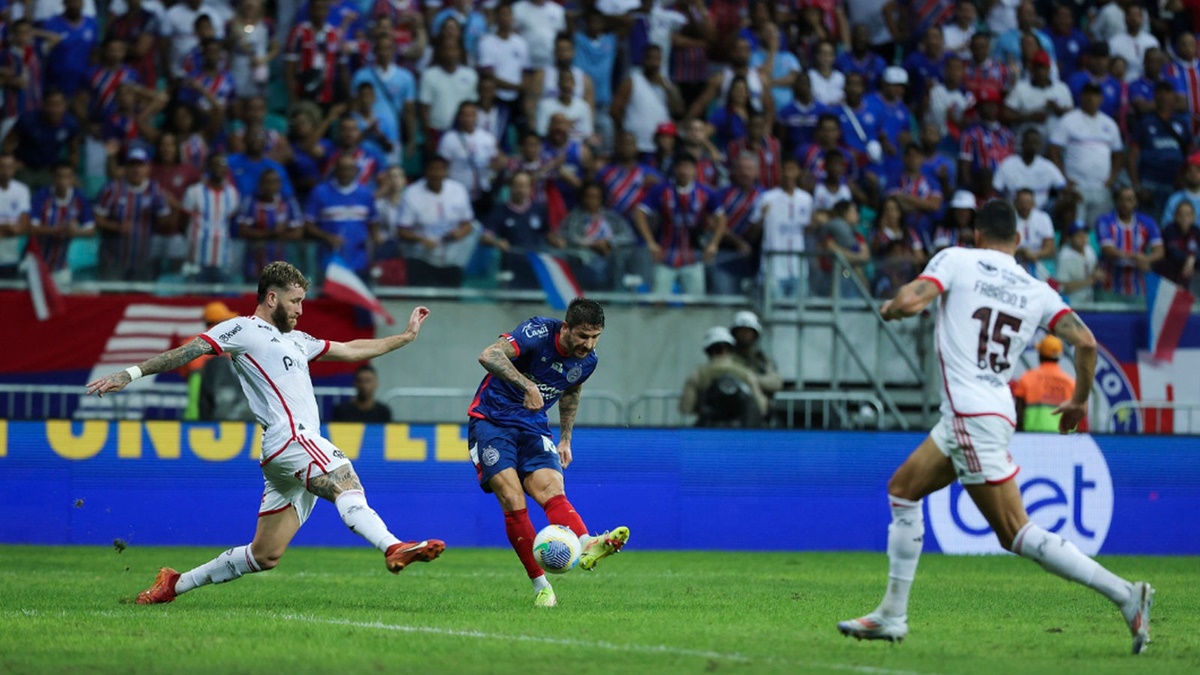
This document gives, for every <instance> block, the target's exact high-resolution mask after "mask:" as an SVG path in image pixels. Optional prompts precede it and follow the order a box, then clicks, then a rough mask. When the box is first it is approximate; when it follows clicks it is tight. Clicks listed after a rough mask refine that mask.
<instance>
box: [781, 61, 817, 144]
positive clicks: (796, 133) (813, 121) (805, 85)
mask: <svg viewBox="0 0 1200 675" xmlns="http://www.w3.org/2000/svg"><path fill="white" fill-rule="evenodd" d="M823 112H825V106H823V105H821V104H820V103H818V102H817V100H816V99H815V98H813V93H812V80H811V79H810V78H809V76H808V71H805V70H801V71H800V72H798V73H796V79H795V80H792V101H791V103H788V104H787V105H785V106H783V107H782V108H780V109H779V112H778V113H776V115H775V136H776V137H777V138H778V139H779V140H780V141H781V142H782V143H783V152H784V154H787V155H791V154H793V153H795V152H796V148H799V147H800V146H801V145H804V144H805V143H812V140H813V135H814V134H815V133H816V131H817V119H819V118H820V117H821V113H823Z"/></svg>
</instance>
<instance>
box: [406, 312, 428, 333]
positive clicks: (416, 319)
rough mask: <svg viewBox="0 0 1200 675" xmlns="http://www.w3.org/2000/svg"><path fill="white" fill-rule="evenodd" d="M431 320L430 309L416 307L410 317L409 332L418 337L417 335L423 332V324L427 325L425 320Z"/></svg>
mask: <svg viewBox="0 0 1200 675" xmlns="http://www.w3.org/2000/svg"><path fill="white" fill-rule="evenodd" d="M428 318H429V308H428V307H416V308H414V309H413V311H412V314H410V315H408V332H410V333H412V334H413V337H416V335H417V333H420V332H421V324H423V323H425V319H428Z"/></svg>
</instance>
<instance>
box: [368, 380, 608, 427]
mask: <svg viewBox="0 0 1200 675" xmlns="http://www.w3.org/2000/svg"><path fill="white" fill-rule="evenodd" d="M474 397H475V390H474V389H456V388H450V387H396V388H394V389H389V390H387V391H386V392H384V393H383V394H382V395H381V396H380V397H379V400H380V401H382V402H383V404H384V405H387V406H389V407H390V408H391V409H392V412H393V413H395V414H396V418H397V419H403V420H404V421H405V422H412V423H415V424H436V423H442V422H454V423H457V422H462V421H464V420H465V419H466V416H467V408H468V407H469V406H470V404H471V400H472V399H473V398H474ZM549 421H550V426H557V425H558V415H556V414H551V415H550V416H549ZM624 421H625V402H624V401H623V400H622V399H621V397H619V396H617V395H616V394H615V393H613V392H610V391H604V390H597V389H590V390H588V392H587V393H586V394H585V395H584V396H583V398H581V399H580V400H579V410H578V411H577V412H576V414H575V423H576V424H578V425H580V426H618V425H620V424H623V423H624Z"/></svg>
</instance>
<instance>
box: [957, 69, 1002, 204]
mask: <svg viewBox="0 0 1200 675" xmlns="http://www.w3.org/2000/svg"><path fill="white" fill-rule="evenodd" d="M1000 105H1001V103H1000V92H999V91H998V90H996V89H991V88H988V89H984V90H983V91H981V92H979V96H978V101H977V103H976V104H975V110H976V113H977V114H978V121H976V122H975V124H973V125H971V126H970V127H968V128H967V129H966V130H965V131H963V132H962V136H961V137H960V138H959V153H958V184H959V185H960V186H962V187H964V188H966V189H968V190H970V191H972V192H974V193H975V194H976V195H979V196H984V195H987V194H988V193H989V192H990V191H991V188H992V176H993V174H994V173H995V171H996V169H997V168H998V167H999V166H1000V162H1003V161H1004V160H1005V159H1006V158H1008V156H1009V155H1011V154H1013V152H1014V150H1015V149H1016V138H1015V137H1014V136H1013V132H1012V131H1011V130H1009V129H1008V127H1005V126H1003V125H1002V124H1000Z"/></svg>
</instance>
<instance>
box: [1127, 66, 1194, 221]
mask: <svg viewBox="0 0 1200 675" xmlns="http://www.w3.org/2000/svg"><path fill="white" fill-rule="evenodd" d="M1154 104H1155V105H1154V112H1153V114H1150V115H1145V116H1143V117H1141V118H1140V119H1138V121H1137V122H1136V124H1135V126H1134V131H1133V134H1132V138H1130V139H1129V163H1128V168H1129V180H1130V182H1131V183H1132V184H1133V188H1134V189H1135V190H1137V191H1138V196H1139V198H1140V199H1141V202H1142V203H1143V204H1145V205H1147V206H1148V207H1152V208H1155V209H1157V208H1158V205H1159V204H1166V202H1167V200H1168V199H1169V198H1170V197H1171V193H1172V192H1174V191H1175V181H1176V180H1177V178H1178V176H1179V174H1181V173H1183V169H1184V163H1185V162H1186V161H1187V156H1188V153H1189V152H1190V150H1191V149H1192V146H1193V139H1192V133H1191V124H1190V123H1189V121H1188V119H1187V117H1185V116H1184V115H1182V114H1180V113H1178V112H1176V110H1177V108H1176V99H1175V90H1174V88H1172V87H1171V85H1169V84H1167V83H1166V82H1159V83H1158V87H1157V89H1156V91H1155V94H1154Z"/></svg>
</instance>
